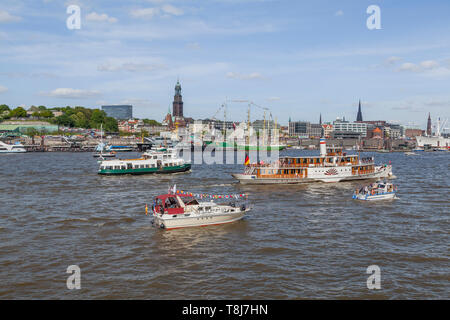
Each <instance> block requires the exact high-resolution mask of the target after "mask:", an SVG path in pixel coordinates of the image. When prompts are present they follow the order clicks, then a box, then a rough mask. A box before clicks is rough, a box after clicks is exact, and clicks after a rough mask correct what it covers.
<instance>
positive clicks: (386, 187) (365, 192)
mask: <svg viewBox="0 0 450 320" xmlns="http://www.w3.org/2000/svg"><path fill="white" fill-rule="evenodd" d="M396 192H397V187H396V186H394V185H393V184H392V183H389V182H384V181H377V182H375V183H373V184H371V185H369V186H366V187H363V188H361V189H359V190H356V191H355V192H354V193H353V197H352V198H353V199H355V200H362V201H376V200H392V199H396Z"/></svg>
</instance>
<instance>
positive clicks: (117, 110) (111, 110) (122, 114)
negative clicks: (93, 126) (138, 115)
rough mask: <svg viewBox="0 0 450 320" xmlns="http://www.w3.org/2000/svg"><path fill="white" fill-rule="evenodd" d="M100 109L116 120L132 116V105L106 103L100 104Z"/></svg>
mask: <svg viewBox="0 0 450 320" xmlns="http://www.w3.org/2000/svg"><path fill="white" fill-rule="evenodd" d="M102 110H103V111H105V112H106V115H107V116H108V117H113V118H114V119H117V120H128V119H132V118H133V106H132V105H107V106H102Z"/></svg>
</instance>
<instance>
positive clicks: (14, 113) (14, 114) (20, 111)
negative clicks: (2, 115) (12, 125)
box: [9, 107, 27, 118]
mask: <svg viewBox="0 0 450 320" xmlns="http://www.w3.org/2000/svg"><path fill="white" fill-rule="evenodd" d="M9 115H10V116H11V118H25V117H26V116H27V111H26V110H25V109H24V108H22V107H17V108H15V109H14V110H11V111H10V112H9Z"/></svg>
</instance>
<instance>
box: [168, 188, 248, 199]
mask: <svg viewBox="0 0 450 320" xmlns="http://www.w3.org/2000/svg"><path fill="white" fill-rule="evenodd" d="M175 193H176V194H183V195H187V196H191V197H195V198H201V199H203V198H209V199H239V198H246V197H248V195H247V194H245V193H239V194H225V195H224V194H206V193H192V192H187V191H183V190H176V192H175Z"/></svg>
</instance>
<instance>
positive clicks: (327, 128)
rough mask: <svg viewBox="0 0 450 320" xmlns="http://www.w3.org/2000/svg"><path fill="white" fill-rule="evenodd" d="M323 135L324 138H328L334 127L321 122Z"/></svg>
mask: <svg viewBox="0 0 450 320" xmlns="http://www.w3.org/2000/svg"><path fill="white" fill-rule="evenodd" d="M322 129H323V135H324V137H325V138H330V137H331V134H332V133H333V131H334V127H333V125H332V124H331V123H325V124H322Z"/></svg>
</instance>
